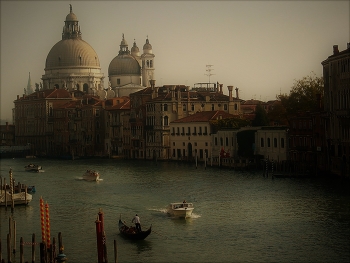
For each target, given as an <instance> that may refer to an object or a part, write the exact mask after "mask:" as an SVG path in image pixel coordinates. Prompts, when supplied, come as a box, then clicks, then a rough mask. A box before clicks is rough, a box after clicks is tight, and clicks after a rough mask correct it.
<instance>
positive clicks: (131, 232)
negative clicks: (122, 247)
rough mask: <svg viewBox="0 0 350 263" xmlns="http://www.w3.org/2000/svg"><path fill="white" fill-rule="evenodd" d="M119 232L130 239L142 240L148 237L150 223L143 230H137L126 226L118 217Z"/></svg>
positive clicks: (150, 229)
mask: <svg viewBox="0 0 350 263" xmlns="http://www.w3.org/2000/svg"><path fill="white" fill-rule="evenodd" d="M118 226H119V232H120V234H121V235H122V236H123V237H125V238H128V239H131V240H143V239H145V238H146V237H148V236H149V235H150V234H151V232H152V225H151V226H150V227H149V228H148V229H147V230H145V231H137V230H136V228H135V227H133V226H130V227H129V226H127V225H126V223H125V222H123V221H122V220H121V218H119V224H118Z"/></svg>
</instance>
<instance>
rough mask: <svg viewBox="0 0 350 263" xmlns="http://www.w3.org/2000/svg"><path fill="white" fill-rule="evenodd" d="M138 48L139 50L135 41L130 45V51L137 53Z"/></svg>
mask: <svg viewBox="0 0 350 263" xmlns="http://www.w3.org/2000/svg"><path fill="white" fill-rule="evenodd" d="M139 51H140V50H139V47H138V46H137V45H136V42H134V45H133V46H132V48H131V52H132V53H137V52H139Z"/></svg>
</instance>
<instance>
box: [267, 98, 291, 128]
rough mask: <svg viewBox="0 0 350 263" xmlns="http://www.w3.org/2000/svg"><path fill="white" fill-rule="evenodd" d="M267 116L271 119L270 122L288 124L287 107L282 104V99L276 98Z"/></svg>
mask: <svg viewBox="0 0 350 263" xmlns="http://www.w3.org/2000/svg"><path fill="white" fill-rule="evenodd" d="M267 117H268V119H269V121H270V124H273V125H274V124H275V123H276V124H277V125H288V120H287V118H286V109H285V108H284V106H283V105H282V103H281V101H280V100H276V101H275V102H274V103H273V105H272V107H271V109H270V110H269V112H268V113H267Z"/></svg>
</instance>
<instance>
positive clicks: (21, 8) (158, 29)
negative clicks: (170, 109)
mask: <svg viewBox="0 0 350 263" xmlns="http://www.w3.org/2000/svg"><path fill="white" fill-rule="evenodd" d="M69 4H71V5H72V7H73V12H74V13H75V14H76V16H77V18H78V20H79V25H80V28H81V32H82V39H83V40H85V41H86V42H87V43H89V44H90V45H91V46H92V48H93V49H94V50H95V51H96V53H97V55H98V57H99V60H100V65H101V70H102V72H103V74H104V76H105V81H104V83H105V86H106V88H107V85H108V66H109V63H110V62H111V61H112V59H113V58H114V57H115V56H117V54H118V51H119V45H120V42H121V40H122V34H124V35H125V39H126V41H127V42H128V44H129V49H131V47H132V45H133V42H134V39H135V41H136V43H137V45H138V47H139V48H140V50H141V51H142V47H143V45H144V43H145V41H146V38H147V36H148V39H149V42H150V44H151V45H152V47H153V53H154V54H155V59H154V67H155V79H156V86H160V85H167V84H168V85H171V84H180V85H181V84H182V85H187V86H190V87H192V86H193V85H194V84H195V83H198V82H208V81H209V76H207V75H206V74H207V72H206V69H207V68H206V65H213V66H212V67H211V68H212V71H211V74H213V75H211V76H210V81H211V82H214V83H216V82H219V83H222V84H223V86H224V93H225V94H228V92H227V86H231V85H232V86H234V88H236V87H237V88H238V89H239V94H240V98H241V99H244V100H248V99H258V100H263V101H267V100H273V99H275V98H276V95H277V94H280V93H289V91H290V88H291V87H292V86H293V83H294V81H295V80H298V79H301V78H303V77H304V76H307V75H310V74H311V72H314V73H315V74H316V76H322V65H321V62H322V61H323V60H325V59H327V57H328V56H330V55H332V50H333V45H338V46H339V50H340V51H342V50H344V49H346V44H347V43H348V42H350V26H349V24H350V18H349V14H350V1H0V5H1V6H0V7H1V31H0V32H1V46H0V47H1V90H0V91H1V94H0V95H1V120H2V121H8V122H9V123H12V108H13V107H14V104H13V101H14V100H15V99H16V97H17V95H19V96H22V95H23V93H24V89H25V88H26V87H27V82H28V76H29V72H30V75H31V80H32V86H33V88H35V83H40V82H41V77H42V75H44V73H45V71H44V68H45V60H46V57H47V55H48V53H49V51H50V49H51V48H52V47H53V46H54V45H55V44H56V43H57V42H58V41H60V40H61V33H62V29H63V26H64V20H65V18H66V15H67V14H68V13H69Z"/></svg>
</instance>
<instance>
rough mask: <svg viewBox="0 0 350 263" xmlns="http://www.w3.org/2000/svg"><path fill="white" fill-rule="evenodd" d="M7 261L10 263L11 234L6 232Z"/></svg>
mask: <svg viewBox="0 0 350 263" xmlns="http://www.w3.org/2000/svg"><path fill="white" fill-rule="evenodd" d="M7 262H8V263H11V262H12V259H11V235H10V234H7Z"/></svg>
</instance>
